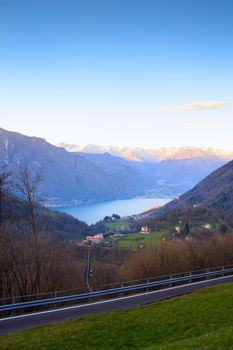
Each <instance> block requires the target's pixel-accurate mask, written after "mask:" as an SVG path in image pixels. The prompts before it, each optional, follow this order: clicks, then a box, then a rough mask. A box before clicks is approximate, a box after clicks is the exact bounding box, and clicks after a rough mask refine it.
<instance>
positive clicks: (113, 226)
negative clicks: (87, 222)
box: [104, 220, 129, 229]
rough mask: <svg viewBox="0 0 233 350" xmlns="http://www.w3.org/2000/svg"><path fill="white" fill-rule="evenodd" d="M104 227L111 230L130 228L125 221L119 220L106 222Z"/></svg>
mask: <svg viewBox="0 0 233 350" xmlns="http://www.w3.org/2000/svg"><path fill="white" fill-rule="evenodd" d="M104 225H105V226H106V227H107V228H110V229H116V228H118V227H121V226H122V227H129V223H128V222H127V221H124V220H117V221H112V222H105V223H104Z"/></svg>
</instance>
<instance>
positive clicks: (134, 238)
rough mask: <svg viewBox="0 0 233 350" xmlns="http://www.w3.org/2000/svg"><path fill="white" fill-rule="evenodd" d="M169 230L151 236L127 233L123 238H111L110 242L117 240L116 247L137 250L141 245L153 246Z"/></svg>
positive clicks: (155, 232) (154, 232) (152, 233)
mask: <svg viewBox="0 0 233 350" xmlns="http://www.w3.org/2000/svg"><path fill="white" fill-rule="evenodd" d="M166 233H167V230H160V231H152V232H150V233H149V234H146V235H144V234H142V233H140V232H138V233H127V234H124V236H123V237H120V238H115V237H111V238H110V240H114V239H116V240H117V243H116V246H117V247H118V248H130V249H137V248H138V245H139V244H144V245H151V244H154V243H156V242H157V241H159V240H160V239H161V238H162V237H163V236H164V235H165V234H166Z"/></svg>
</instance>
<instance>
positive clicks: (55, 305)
mask: <svg viewBox="0 0 233 350" xmlns="http://www.w3.org/2000/svg"><path fill="white" fill-rule="evenodd" d="M54 298H57V292H54ZM56 307H57V304H54V308H56Z"/></svg>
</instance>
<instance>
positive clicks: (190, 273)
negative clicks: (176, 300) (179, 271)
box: [189, 271, 192, 283]
mask: <svg viewBox="0 0 233 350" xmlns="http://www.w3.org/2000/svg"><path fill="white" fill-rule="evenodd" d="M189 277H190V279H189V283H192V272H191V271H190V272H189Z"/></svg>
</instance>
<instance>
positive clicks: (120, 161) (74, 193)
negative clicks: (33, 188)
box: [0, 129, 231, 206]
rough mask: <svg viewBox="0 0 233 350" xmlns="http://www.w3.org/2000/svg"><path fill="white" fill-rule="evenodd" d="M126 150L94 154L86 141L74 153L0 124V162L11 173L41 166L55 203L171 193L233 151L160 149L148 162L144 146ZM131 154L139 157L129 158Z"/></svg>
mask: <svg viewBox="0 0 233 350" xmlns="http://www.w3.org/2000/svg"><path fill="white" fill-rule="evenodd" d="M60 146H61V145H60ZM71 148H72V150H73V151H72V152H71ZM113 149H115V148H114V147H113ZM124 150H125V153H124V155H123V153H118V155H117V154H116V152H115V154H114V152H113V151H111V150H110V149H108V152H106V149H104V148H102V149H101V150H100V149H99V148H98V152H99V153H96V152H94V151H93V149H92V151H91V149H90V147H89V148H88V146H87V147H86V148H85V149H82V150H81V149H78V152H77V149H74V148H73V147H70V148H69V147H67V146H66V147H65V148H64V145H63V147H57V146H54V145H52V144H50V143H48V142H47V141H46V140H45V139H42V138H38V137H28V136H25V135H22V134H19V133H16V132H10V131H7V130H4V129H0V164H3V165H7V167H8V168H9V169H10V170H11V171H12V172H13V174H17V172H18V169H19V167H20V166H22V165H29V166H30V167H32V168H34V169H39V170H42V171H43V173H44V179H43V182H42V184H41V188H40V190H41V192H42V193H43V195H44V196H45V197H46V198H47V203H48V204H49V205H53V206H56V205H70V204H80V203H90V202H95V201H105V200H113V199H124V198H132V197H136V196H151V197H153V196H154V197H175V196H177V195H179V194H180V193H183V192H185V191H186V190H188V189H190V188H192V187H193V186H194V185H195V184H196V183H197V182H198V181H200V180H201V179H203V178H204V177H205V176H207V175H208V174H209V173H211V172H212V171H213V170H215V169H217V168H218V167H220V166H221V165H223V164H224V163H226V162H227V161H228V159H229V157H230V156H231V154H230V153H225V152H223V151H221V152H220V151H218V152H215V153H214V151H211V152H210V151H208V152H207V151H206V153H205V152H204V151H203V150H198V149H195V150H193V149H182V150H181V149H180V150H179V152H178V151H177V152H176V155H174V156H173V157H171V150H170V151H168V150H166V149H164V152H162V149H160V150H158V151H156V150H155V151H154V154H157V156H156V157H157V158H156V157H155V158H154V160H153V161H152V160H151V158H150V157H149V153H150V152H149V153H148V152H146V151H145V150H144V151H143V150H141V153H140V152H139V149H138V152H137V154H136V153H135V152H129V149H127V148H125V149H124ZM87 151H88V152H87ZM110 151H111V152H110ZM127 152H128V154H129V156H126V153H127ZM143 152H144V153H143ZM169 152H170V153H169ZM139 153H140V154H141V156H140V159H139ZM152 153H153V152H152ZM173 153H174V154H175V152H173ZM132 154H133V156H134V157H136V156H137V157H138V159H133V160H132V159H130V158H132V157H131V155H132ZM142 154H144V156H142ZM159 154H160V155H159ZM169 154H170V157H168V155H169Z"/></svg>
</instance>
